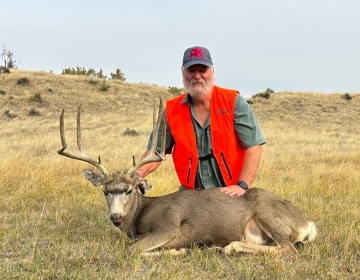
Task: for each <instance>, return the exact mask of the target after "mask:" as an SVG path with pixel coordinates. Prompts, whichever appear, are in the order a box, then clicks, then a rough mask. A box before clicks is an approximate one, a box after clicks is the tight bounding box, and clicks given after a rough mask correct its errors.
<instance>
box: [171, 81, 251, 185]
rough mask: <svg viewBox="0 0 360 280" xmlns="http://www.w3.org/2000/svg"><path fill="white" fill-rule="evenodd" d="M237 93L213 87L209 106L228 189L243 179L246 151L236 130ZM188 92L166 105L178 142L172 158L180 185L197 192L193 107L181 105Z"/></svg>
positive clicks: (215, 149)
mask: <svg viewBox="0 0 360 280" xmlns="http://www.w3.org/2000/svg"><path fill="white" fill-rule="evenodd" d="M237 94H238V92H237V91H235V90H229V89H224V88H220V87H217V86H214V89H213V92H212V96H211V103H210V131H211V142H212V148H213V156H214V157H215V159H216V161H217V163H218V165H219V168H220V172H221V175H222V177H223V180H224V182H225V184H226V186H229V185H235V184H236V183H237V181H238V178H239V176H240V172H241V169H242V166H243V163H244V157H245V153H246V150H245V149H243V148H242V146H241V144H240V141H239V139H238V137H237V134H236V131H235V128H234V106H235V104H234V103H235V99H236V95H237ZM185 96H186V93H184V94H182V95H181V96H179V97H176V98H173V99H171V100H168V101H167V102H166V119H167V121H168V124H169V127H170V131H171V134H172V136H173V138H174V139H175V144H174V148H173V151H172V158H173V161H174V165H175V170H176V173H177V175H178V178H179V180H180V183H181V184H182V185H183V186H184V187H186V188H188V189H194V188H195V187H194V184H195V177H196V173H197V168H198V164H199V156H198V150H197V146H196V136H195V132H194V128H193V124H192V117H191V111H190V106H189V104H188V103H187V102H181V101H182V100H183V99H184V98H185Z"/></svg>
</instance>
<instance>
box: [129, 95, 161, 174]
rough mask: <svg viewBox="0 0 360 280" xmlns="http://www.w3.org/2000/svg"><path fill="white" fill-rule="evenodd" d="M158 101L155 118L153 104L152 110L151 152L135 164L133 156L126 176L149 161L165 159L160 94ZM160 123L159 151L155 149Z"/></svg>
mask: <svg viewBox="0 0 360 280" xmlns="http://www.w3.org/2000/svg"><path fill="white" fill-rule="evenodd" d="M159 99H160V102H159V113H158V117H157V118H156V116H155V115H156V113H155V111H156V108H155V106H154V110H153V132H152V136H153V137H152V138H153V141H152V146H151V151H152V152H151V153H150V154H149V155H148V156H147V157H145V158H143V159H141V160H140V161H139V162H138V163H137V164H135V158H134V157H133V165H132V166H131V167H130V168H129V170H128V171H126V174H127V175H128V176H131V175H132V174H133V173H134V172H135V170H136V169H138V168H139V167H141V166H143V165H145V164H147V163H150V162H158V161H162V160H165V142H166V126H165V120H164V116H163V115H162V111H163V103H162V99H161V96H159ZM160 125H161V129H162V134H161V151H160V153H159V152H157V151H156V146H157V139H158V132H159V129H160Z"/></svg>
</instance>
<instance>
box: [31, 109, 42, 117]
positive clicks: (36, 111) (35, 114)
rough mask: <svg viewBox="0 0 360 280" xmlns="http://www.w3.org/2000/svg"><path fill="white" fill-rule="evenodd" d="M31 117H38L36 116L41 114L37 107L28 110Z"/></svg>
mask: <svg viewBox="0 0 360 280" xmlns="http://www.w3.org/2000/svg"><path fill="white" fill-rule="evenodd" d="M28 114H29V116H30V117H36V116H40V112H39V111H38V110H36V109H35V108H31V109H30V110H29V112H28Z"/></svg>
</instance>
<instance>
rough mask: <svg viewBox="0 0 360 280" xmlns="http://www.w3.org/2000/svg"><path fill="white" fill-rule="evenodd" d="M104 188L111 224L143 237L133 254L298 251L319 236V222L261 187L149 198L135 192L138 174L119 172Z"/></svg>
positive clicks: (90, 173) (89, 175)
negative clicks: (204, 249)
mask: <svg viewBox="0 0 360 280" xmlns="http://www.w3.org/2000/svg"><path fill="white" fill-rule="evenodd" d="M85 177H86V178H87V179H88V180H90V181H91V182H92V183H93V184H94V183H95V184H94V185H98V184H99V179H98V178H99V177H102V174H101V173H100V172H93V171H90V170H86V171H85ZM101 184H103V185H104V193H105V197H106V200H107V203H108V206H109V212H110V220H111V221H112V222H113V223H114V225H115V226H117V227H118V228H119V229H120V230H122V231H124V232H126V233H127V234H128V236H129V237H131V238H138V241H137V242H136V243H135V244H134V245H132V246H131V247H130V250H132V251H133V250H136V249H139V250H140V251H141V252H147V251H151V250H153V249H156V248H166V249H180V248H188V247H191V246H193V245H200V246H202V245H205V246H220V247H224V246H228V245H229V244H231V245H229V246H230V247H225V248H224V249H222V251H223V252H225V253H232V252H258V251H262V252H264V251H274V252H275V251H278V252H281V251H287V252H288V253H296V252H297V250H296V248H295V247H294V244H295V243H297V242H306V241H311V240H313V239H314V238H315V235H316V228H315V225H314V223H313V222H310V221H308V220H307V219H306V218H305V217H304V215H303V214H302V213H301V212H300V211H299V210H298V209H297V208H296V207H295V206H294V205H293V204H292V203H290V202H288V201H285V200H283V199H281V198H280V197H278V196H277V195H275V194H273V193H271V192H268V191H266V190H263V189H259V188H251V189H249V190H247V191H246V193H245V194H244V195H242V196H229V195H227V194H225V193H222V192H221V191H220V190H219V189H208V190H197V191H190V190H182V191H178V192H175V193H172V194H168V195H164V196H159V197H145V196H143V195H141V194H140V193H139V192H138V191H136V186H137V185H138V184H139V180H138V178H137V176H136V174H134V175H133V180H132V181H130V180H128V179H124V177H123V174H122V173H121V172H119V171H118V172H116V173H114V174H113V180H111V181H110V182H105V181H102V182H101ZM234 241H235V243H233V244H232V242H234ZM236 242H238V243H236ZM236 244H237V245H239V244H240V245H241V246H240V247H239V248H237V247H236V246H235V245H236ZM254 245H255V246H254ZM269 245H275V246H269ZM234 246H235V247H234Z"/></svg>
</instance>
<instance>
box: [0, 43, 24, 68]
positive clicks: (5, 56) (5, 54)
mask: <svg viewBox="0 0 360 280" xmlns="http://www.w3.org/2000/svg"><path fill="white" fill-rule="evenodd" d="M13 56H14V54H13V53H12V52H11V51H10V50H8V49H7V48H6V47H5V46H3V51H2V54H1V59H2V60H3V61H4V66H5V67H6V68H13V69H16V68H17V65H18V64H19V63H21V61H19V62H16V60H14V59H13Z"/></svg>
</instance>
